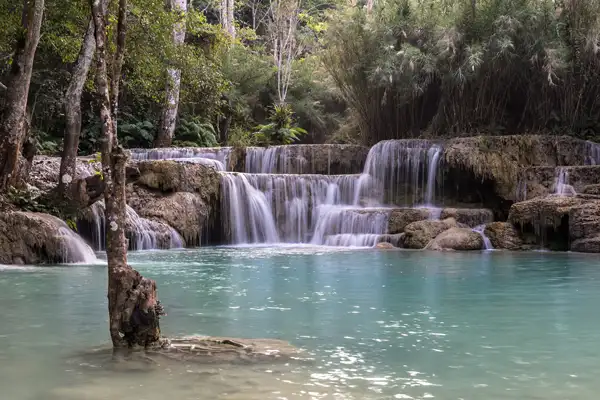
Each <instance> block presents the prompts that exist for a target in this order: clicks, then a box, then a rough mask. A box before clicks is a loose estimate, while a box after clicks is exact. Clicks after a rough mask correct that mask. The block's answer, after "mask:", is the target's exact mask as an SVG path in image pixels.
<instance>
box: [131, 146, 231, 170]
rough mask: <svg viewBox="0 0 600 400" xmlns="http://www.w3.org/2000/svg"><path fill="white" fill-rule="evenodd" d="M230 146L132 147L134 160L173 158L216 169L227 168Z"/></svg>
mask: <svg viewBox="0 0 600 400" xmlns="http://www.w3.org/2000/svg"><path fill="white" fill-rule="evenodd" d="M230 154H231V147H215V148H213V147H198V148H195V147H182V148H165V149H132V150H131V158H132V159H134V160H174V161H185V162H196V163H200V164H204V165H208V166H211V167H213V168H215V169H216V170H217V171H225V170H227V165H228V163H229V156H230Z"/></svg>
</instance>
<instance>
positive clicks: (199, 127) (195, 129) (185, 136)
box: [173, 118, 219, 147]
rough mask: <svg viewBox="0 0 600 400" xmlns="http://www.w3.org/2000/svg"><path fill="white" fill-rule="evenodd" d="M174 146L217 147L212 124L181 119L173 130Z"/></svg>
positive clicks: (195, 119) (217, 143) (197, 120)
mask: <svg viewBox="0 0 600 400" xmlns="http://www.w3.org/2000/svg"><path fill="white" fill-rule="evenodd" d="M173 145H174V146H181V147H216V146H218V145H219V142H218V141H217V134H216V132H215V128H214V127H213V126H212V124H209V123H206V122H202V121H201V120H200V119H198V118H192V119H189V120H184V119H182V120H181V121H180V122H179V125H178V126H177V128H176V129H175V137H174V142H173Z"/></svg>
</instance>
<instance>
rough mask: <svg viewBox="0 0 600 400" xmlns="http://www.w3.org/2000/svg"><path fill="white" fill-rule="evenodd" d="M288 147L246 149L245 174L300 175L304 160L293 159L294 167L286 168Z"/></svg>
mask: <svg viewBox="0 0 600 400" xmlns="http://www.w3.org/2000/svg"><path fill="white" fill-rule="evenodd" d="M288 161H291V160H290V157H289V146H272V147H267V148H264V147H248V148H246V172H247V173H253V174H276V173H281V174H287V173H290V172H296V173H302V171H303V167H304V165H305V163H306V160H305V159H304V158H299V157H297V158H295V160H294V161H296V165H295V166H292V167H291V169H292V171H290V167H289V166H288Z"/></svg>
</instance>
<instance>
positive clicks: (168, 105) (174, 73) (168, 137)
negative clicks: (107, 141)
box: [155, 0, 187, 147]
mask: <svg viewBox="0 0 600 400" xmlns="http://www.w3.org/2000/svg"><path fill="white" fill-rule="evenodd" d="M167 1H168V4H169V8H170V10H171V11H174V12H176V13H177V14H179V15H180V18H181V17H183V18H181V19H180V20H179V21H177V22H176V23H175V25H174V26H173V43H174V44H175V45H176V46H180V45H182V44H183V42H184V41H185V14H186V12H187V0H167ZM180 85H181V71H180V70H179V69H175V68H169V69H167V85H166V88H165V92H166V93H165V94H166V96H165V97H166V99H165V100H166V101H165V105H164V107H163V110H162V115H161V119H160V121H161V123H160V127H159V129H158V135H157V137H156V142H155V146H156V147H169V146H170V145H171V142H172V141H173V135H174V134H175V124H176V122H177V112H178V109H179V88H180Z"/></svg>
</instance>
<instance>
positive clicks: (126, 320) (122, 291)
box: [91, 0, 161, 348]
mask: <svg viewBox="0 0 600 400" xmlns="http://www.w3.org/2000/svg"><path fill="white" fill-rule="evenodd" d="M91 7H92V16H93V19H94V26H95V38H96V90H97V93H96V95H97V99H98V105H99V107H100V120H101V123H102V174H103V178H104V181H105V182H106V189H105V192H104V201H105V205H106V207H105V218H106V221H107V225H108V227H109V229H108V232H107V240H106V255H107V260H108V314H109V329H110V337H111V340H112V343H113V347H115V348H123V347H132V346H134V345H141V346H148V345H151V344H152V343H155V342H157V341H158V340H159V338H160V326H159V316H160V314H161V306H160V303H159V302H158V300H157V296H156V283H155V282H154V281H153V280H150V279H146V278H143V277H142V276H141V275H140V274H139V273H138V272H137V271H136V270H134V269H133V268H131V267H130V266H129V265H127V240H126V238H125V207H126V202H125V200H126V199H125V186H126V178H125V164H126V163H127V153H126V152H125V151H124V150H123V148H122V147H121V146H120V145H119V143H118V140H117V137H116V133H117V130H116V113H117V111H118V90H119V83H118V82H115V79H116V80H120V76H121V67H122V63H123V58H124V52H125V36H126V27H127V22H126V15H127V12H126V11H127V0H119V16H118V26H117V50H116V54H115V57H114V60H115V62H114V65H113V69H112V82H111V85H110V86H111V89H112V90H113V92H112V93H110V92H109V82H108V67H107V62H106V59H107V54H106V53H107V50H106V47H107V46H106V22H105V13H104V7H103V5H102V3H101V0H91ZM111 97H112V101H111Z"/></svg>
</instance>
